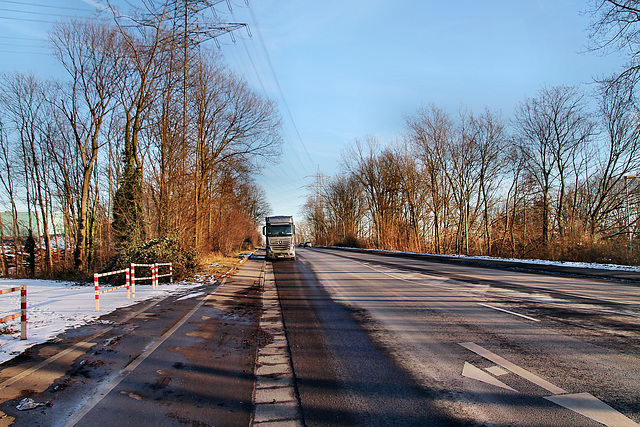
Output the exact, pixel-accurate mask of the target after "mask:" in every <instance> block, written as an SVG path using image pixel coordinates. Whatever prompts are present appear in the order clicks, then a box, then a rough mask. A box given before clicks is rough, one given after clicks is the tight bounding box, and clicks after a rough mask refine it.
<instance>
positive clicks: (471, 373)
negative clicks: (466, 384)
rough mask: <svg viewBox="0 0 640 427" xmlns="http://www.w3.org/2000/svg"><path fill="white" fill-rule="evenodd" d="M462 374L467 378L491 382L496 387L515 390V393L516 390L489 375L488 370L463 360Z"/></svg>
mask: <svg viewBox="0 0 640 427" xmlns="http://www.w3.org/2000/svg"><path fill="white" fill-rule="evenodd" d="M462 376H463V377H467V378H472V379H474V380H478V381H482V382H483V383H487V384H491V385H494V386H496V387H501V388H504V389H507V390H511V391H515V392H516V393H517V391H516V390H514V389H513V388H511V387H509V386H508V385H506V384H505V383H503V382H502V381H500V380H499V379H497V378H494V377H492V376H491V375H489V373H488V372H485V371H483V370H482V369H480V368H478V367H476V366H473V365H472V364H471V363H469V362H464V367H463V368H462Z"/></svg>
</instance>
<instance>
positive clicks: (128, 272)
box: [25, 262, 173, 319]
mask: <svg viewBox="0 0 640 427" xmlns="http://www.w3.org/2000/svg"><path fill="white" fill-rule="evenodd" d="M161 266H169V272H168V273H166V274H159V273H158V272H159V270H160V267H161ZM136 267H146V268H150V269H151V276H148V277H136ZM122 273H124V274H125V284H124V285H121V286H114V287H112V288H109V289H104V290H102V291H101V290H100V288H99V284H98V279H99V278H100V277H105V276H111V275H114V274H122ZM160 277H169V281H170V282H171V283H173V263H170V262H167V263H155V264H131V266H130V267H129V268H125V269H124V270H118V271H110V272H108V273H96V274H94V275H93V284H94V288H95V298H96V311H100V295H101V294H104V293H107V292H111V291H115V290H116V289H121V288H124V287H125V286H126V288H127V299H129V298H130V292H131V294H133V297H134V298H135V297H136V281H140V280H151V286H152V288H153V289H157V288H158V279H159V278H160ZM130 290H131V291H130ZM25 293H26V290H25ZM25 295H26V294H25ZM25 301H26V300H25ZM25 310H26V302H25ZM25 319H26V311H25Z"/></svg>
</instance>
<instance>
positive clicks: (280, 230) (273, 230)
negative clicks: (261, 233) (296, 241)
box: [267, 225, 291, 236]
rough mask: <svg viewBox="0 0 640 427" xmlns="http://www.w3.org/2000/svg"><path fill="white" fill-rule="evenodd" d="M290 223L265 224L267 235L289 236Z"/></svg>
mask: <svg viewBox="0 0 640 427" xmlns="http://www.w3.org/2000/svg"><path fill="white" fill-rule="evenodd" d="M290 235H291V225H267V236H290Z"/></svg>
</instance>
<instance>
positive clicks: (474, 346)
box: [459, 342, 567, 394]
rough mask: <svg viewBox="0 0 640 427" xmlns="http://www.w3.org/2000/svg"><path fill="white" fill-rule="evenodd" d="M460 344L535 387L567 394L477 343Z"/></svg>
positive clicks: (554, 392)
mask: <svg viewBox="0 0 640 427" xmlns="http://www.w3.org/2000/svg"><path fill="white" fill-rule="evenodd" d="M459 344H460V345H461V346H462V347H464V348H466V349H467V350H471V351H473V352H474V353H476V354H478V355H480V356H482V357H484V358H485V359H488V360H490V361H492V362H493V363H495V364H496V365H500V366H502V367H503V368H505V369H507V370H509V371H511V372H513V373H514V374H516V375H520V376H521V377H522V378H524V379H526V380H528V381H531V382H532V383H534V384H535V385H537V386H539V387H542V388H543V389H545V390H547V391H548V392H550V393H553V394H565V393H567V392H566V391H564V390H563V389H561V388H560V387H558V386H556V385H553V384H551V383H550V382H549V381H547V380H544V379H542V378H540V377H539V376H537V375H536V374H534V373H532V372H529V371H527V370H526V369H524V368H521V367H520V366H518V365H516V364H515V363H513V362H510V361H508V360H507V359H505V358H504V357H501V356H498V355H497V354H495V353H492V352H491V351H489V350H487V349H485V348H483V347H480V346H479V345H478V344H476V343H472V342H463V343H459Z"/></svg>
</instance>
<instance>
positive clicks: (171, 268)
mask: <svg viewBox="0 0 640 427" xmlns="http://www.w3.org/2000/svg"><path fill="white" fill-rule="evenodd" d="M169 283H173V263H172V262H170V263H169Z"/></svg>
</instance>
